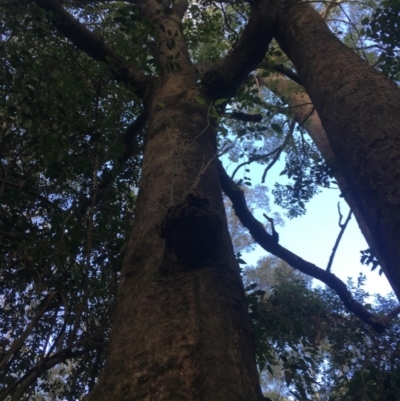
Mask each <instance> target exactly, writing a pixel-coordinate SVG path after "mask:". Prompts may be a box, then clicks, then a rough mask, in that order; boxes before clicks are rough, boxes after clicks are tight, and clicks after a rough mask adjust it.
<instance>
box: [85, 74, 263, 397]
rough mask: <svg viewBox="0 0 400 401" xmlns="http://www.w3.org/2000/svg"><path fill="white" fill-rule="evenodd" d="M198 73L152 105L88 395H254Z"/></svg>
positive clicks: (172, 85)
mask: <svg viewBox="0 0 400 401" xmlns="http://www.w3.org/2000/svg"><path fill="white" fill-rule="evenodd" d="M198 88H199V87H196V81H195V79H193V78H189V77H188V76H187V75H185V73H184V72H178V73H174V74H169V75H167V78H166V79H165V80H164V81H161V82H160V84H159V85H158V88H157V90H156V91H155V92H154V94H153V96H152V98H151V101H150V105H149V118H150V120H149V121H150V126H149V132H148V134H147V138H146V143H145V150H144V163H143V170H142V177H141V182H140V190H139V195H138V200H137V206H136V217H135V222H134V229H133V233H132V237H131V239H130V243H129V251H128V255H127V256H126V259H125V262H124V267H123V271H122V277H121V283H120V286H119V290H118V297H117V302H116V307H115V317H114V322H113V328H112V334H111V339H110V342H109V349H108V356H107V363H106V367H105V370H104V373H103V375H102V377H101V380H100V383H99V385H98V386H97V388H96V389H95V390H94V392H92V393H91V394H90V395H89V399H90V400H92V401H102V400H107V401H109V400H113V401H122V400H124V401H126V400H132V401H133V400H141V401H145V400H148V401H161V400H165V401H184V400H185V401H189V400H190V401H194V400H207V401H214V400H215V401H217V400H219V401H226V400H238V401H239V400H243V401H256V400H257V401H258V400H260V399H261V397H262V395H261V390H260V386H259V382H258V373H257V369H256V366H255V350H254V340H253V337H252V330H251V322H250V320H249V317H248V314H247V305H246V299H245V293H244V290H243V286H242V282H241V278H240V272H239V268H238V265H237V262H236V260H235V257H234V253H233V249H232V245H231V241H230V237H229V233H228V231H227V224H226V218H225V212H224V208H223V202H222V195H221V189H220V185H219V178H218V177H219V176H218V168H217V157H216V151H217V149H216V133H215V127H214V124H213V123H212V120H211V117H210V116H209V115H208V107H206V106H203V105H201V104H200V103H199V102H198V101H196V100H195V97H201V98H202V99H205V101H206V103H207V104H209V103H210V102H209V101H208V99H207V98H206V96H205V95H204V94H202V93H199V89H198Z"/></svg>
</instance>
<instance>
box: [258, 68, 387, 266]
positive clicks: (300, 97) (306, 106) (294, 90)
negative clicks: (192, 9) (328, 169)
mask: <svg viewBox="0 0 400 401" xmlns="http://www.w3.org/2000/svg"><path fill="white" fill-rule="evenodd" d="M258 79H259V80H260V81H261V82H262V84H263V85H265V86H266V87H267V88H268V89H269V90H270V91H272V92H273V93H274V94H275V95H276V96H278V97H280V98H281V99H282V100H283V101H284V102H286V103H287V104H288V105H289V106H290V107H291V110H290V114H291V115H292V117H293V118H294V120H295V121H296V122H297V123H298V124H301V125H302V127H303V128H304V129H305V130H306V131H307V132H308V134H309V135H310V137H311V139H312V140H313V142H314V143H315V145H316V147H317V148H318V150H319V151H320V153H321V155H322V157H323V158H324V160H325V161H326V162H327V163H328V164H330V165H332V166H335V165H336V164H337V163H336V160H335V155H334V154H333V151H332V148H331V145H330V143H329V140H328V136H327V135H326V132H325V130H324V127H323V126H322V123H321V119H320V118H319V115H318V113H317V111H316V110H315V107H314V105H313V104H312V102H311V99H310V97H309V96H308V95H307V93H305V91H304V89H303V88H302V87H301V86H300V85H298V84H297V83H295V82H293V81H291V80H289V79H286V78H284V77H283V76H281V75H279V74H273V75H270V76H268V77H261V76H259V77H258ZM334 177H335V179H336V182H337V183H338V186H339V189H340V191H341V193H342V195H343V197H344V199H345V201H346V202H347V204H348V205H349V207H350V209H351V211H352V212H353V214H354V217H355V218H356V220H357V223H358V226H359V228H360V230H361V232H362V234H363V236H364V238H365V240H366V242H367V243H368V245H369V247H370V249H371V250H372V251H373V253H374V254H375V255H376V257H377V259H378V261H379V263H380V265H381V266H382V268H383V269H384V270H385V271H386V264H385V261H384V260H383V259H382V257H381V255H380V252H379V248H378V247H377V246H376V244H375V241H374V238H373V236H372V235H371V231H370V229H369V227H368V225H367V224H366V222H365V219H364V217H363V215H362V214H361V213H360V211H359V210H358V207H357V205H356V203H355V202H354V199H353V197H352V194H351V190H350V189H349V186H348V185H347V182H346V180H345V179H344V177H343V174H342V172H341V170H339V169H335V170H334Z"/></svg>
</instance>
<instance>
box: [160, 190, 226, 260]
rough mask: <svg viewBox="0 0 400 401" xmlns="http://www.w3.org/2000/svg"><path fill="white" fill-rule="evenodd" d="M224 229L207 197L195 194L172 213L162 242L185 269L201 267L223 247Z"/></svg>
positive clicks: (192, 193) (166, 219)
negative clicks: (195, 266) (164, 242)
mask: <svg viewBox="0 0 400 401" xmlns="http://www.w3.org/2000/svg"><path fill="white" fill-rule="evenodd" d="M222 229H223V218H222V216H221V214H220V213H218V212H217V211H215V210H212V209H211V207H210V203H209V201H208V199H207V198H206V197H204V196H202V195H199V194H198V193H197V192H195V191H192V192H190V193H189V194H188V195H187V196H186V198H185V200H184V201H183V202H182V203H180V204H178V205H174V206H171V207H170V208H169V209H168V211H167V214H166V215H165V217H164V220H163V221H162V223H161V238H165V241H166V247H167V250H168V251H172V253H173V254H175V255H176V257H177V258H178V259H179V260H180V261H181V262H183V263H185V265H187V264H189V265H199V264H200V263H201V262H203V261H204V260H205V259H209V258H210V257H212V256H213V255H214V254H215V252H216V250H217V249H218V248H219V247H220V242H221V237H222Z"/></svg>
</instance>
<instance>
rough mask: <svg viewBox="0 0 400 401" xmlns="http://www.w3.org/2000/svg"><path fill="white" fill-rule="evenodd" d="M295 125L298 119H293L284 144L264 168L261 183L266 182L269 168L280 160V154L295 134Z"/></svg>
mask: <svg viewBox="0 0 400 401" xmlns="http://www.w3.org/2000/svg"><path fill="white" fill-rule="evenodd" d="M295 126H296V121H294V120H293V121H292V122H291V123H290V127H289V132H288V134H287V135H286V138H285V140H284V141H283V143H282V145H281V146H280V147H279V148H278V149H279V150H278V152H277V153H276V154H275V156H274V158H273V159H272V160H271V162H270V163H269V164H268V166H267V167H266V168H265V170H264V172H263V175H262V177H261V183H262V184H264V182H265V179H266V177H267V173H268V171H269V170H270V169H271V168H272V167H273V165H274V164H275V163H276V162H277V161H278V160H279V158H280V156H281V153H282V152H283V149H285V146H286V145H287V143H288V141H289V139H290V138H291V137H292V135H293V131H294V128H295Z"/></svg>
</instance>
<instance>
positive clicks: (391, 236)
mask: <svg viewBox="0 0 400 401" xmlns="http://www.w3.org/2000/svg"><path fill="white" fill-rule="evenodd" d="M276 38H277V40H278V42H279V44H280V46H281V48H282V49H283V51H285V53H286V54H287V55H288V57H289V58H290V60H291V61H292V62H293V64H294V65H295V67H296V69H297V72H298V74H299V77H300V79H301V81H302V83H303V84H304V87H305V89H306V91H307V93H308V94H309V96H310V98H311V100H312V102H313V104H314V106H315V108H316V109H317V111H318V114H319V117H320V118H321V121H322V125H323V127H324V129H325V131H326V133H327V135H328V138H329V142H330V144H331V146H332V149H333V152H334V154H335V158H336V161H337V165H338V166H339V168H340V172H341V173H342V174H343V176H344V178H345V180H346V182H347V184H348V186H349V189H350V190H351V194H352V197H353V199H354V202H355V204H356V205H357V207H358V209H359V211H360V213H361V214H362V216H363V217H364V219H365V221H366V223H367V225H368V227H369V229H370V231H371V234H372V236H373V238H374V242H375V243H376V244H377V247H378V249H379V251H380V254H381V256H382V258H383V260H384V261H385V263H386V266H385V267H384V272H385V274H386V276H387V278H388V280H389V282H390V284H391V286H392V288H393V290H394V291H395V293H396V294H397V296H398V298H399V299H400V266H399V261H400V245H399V244H400V229H399V227H400V185H399V178H400V113H399V110H400V91H399V89H398V88H397V87H396V85H395V84H394V83H392V82H390V81H388V80H387V79H386V78H385V77H384V76H383V75H382V74H380V73H379V72H378V71H376V70H374V69H373V68H372V67H371V66H369V65H368V64H367V63H366V62H365V61H363V60H362V59H360V58H359V57H358V56H357V55H356V54H355V53H354V52H353V51H352V50H351V49H349V48H348V47H346V46H345V45H344V44H343V43H341V42H340V41H339V40H338V39H337V38H336V37H335V36H334V35H333V34H332V33H331V31H330V30H329V28H328V27H327V26H326V24H325V22H324V21H323V19H322V18H321V17H320V15H319V14H318V13H317V12H316V11H315V10H313V9H312V8H311V7H310V6H308V5H306V4H304V3H297V4H296V3H294V2H285V3H282V5H281V10H280V12H279V14H278V18H277V21H276Z"/></svg>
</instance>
